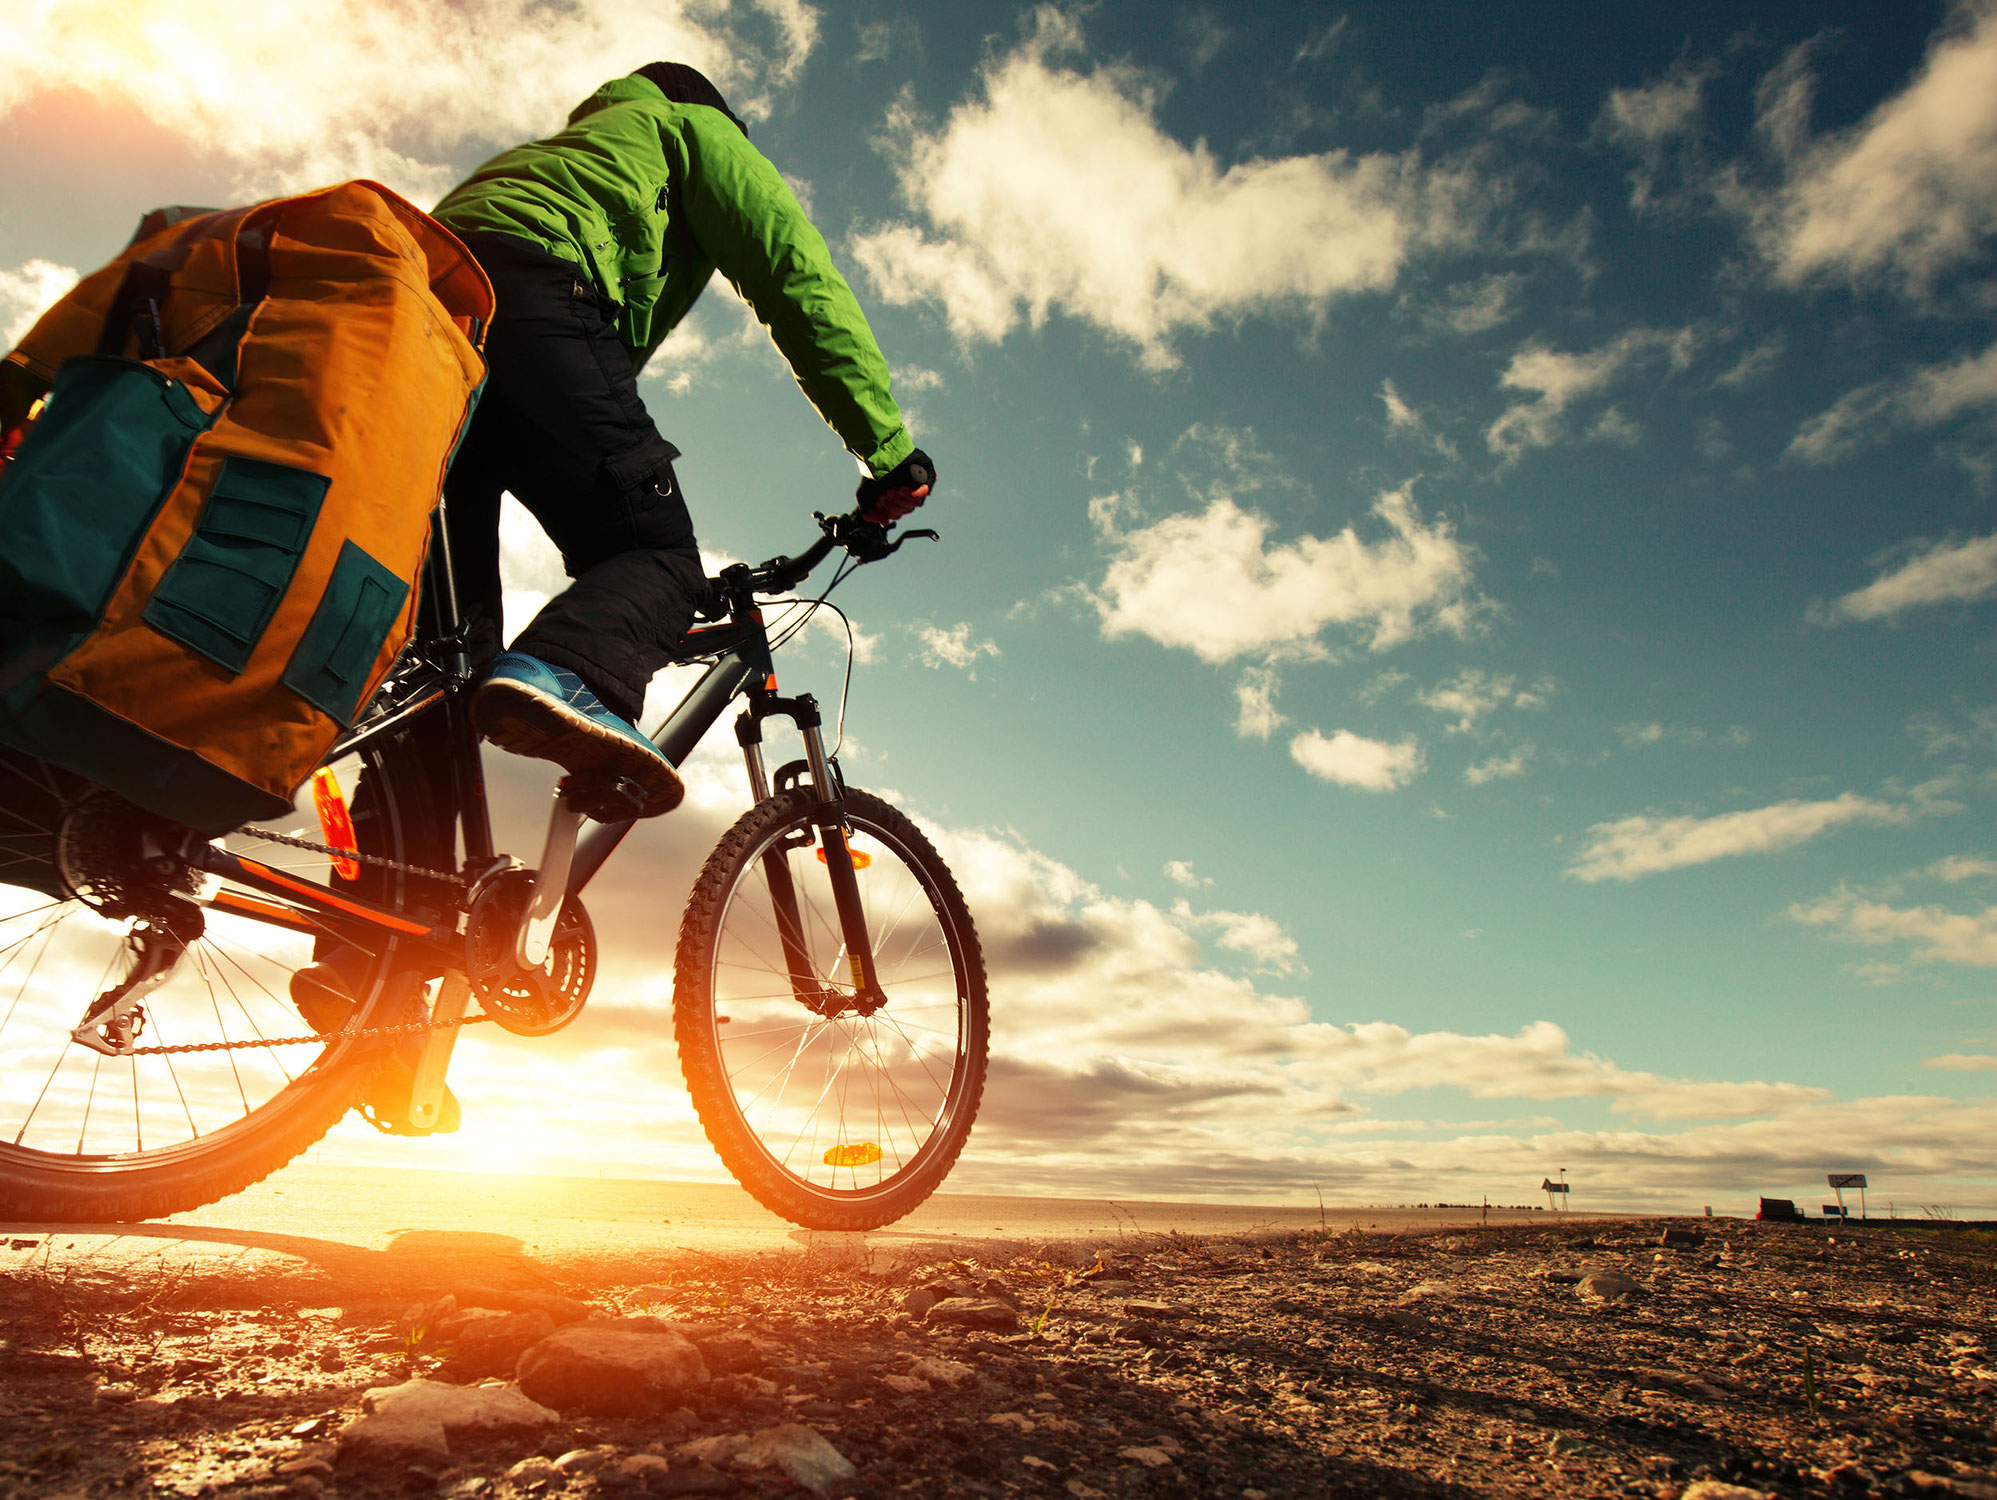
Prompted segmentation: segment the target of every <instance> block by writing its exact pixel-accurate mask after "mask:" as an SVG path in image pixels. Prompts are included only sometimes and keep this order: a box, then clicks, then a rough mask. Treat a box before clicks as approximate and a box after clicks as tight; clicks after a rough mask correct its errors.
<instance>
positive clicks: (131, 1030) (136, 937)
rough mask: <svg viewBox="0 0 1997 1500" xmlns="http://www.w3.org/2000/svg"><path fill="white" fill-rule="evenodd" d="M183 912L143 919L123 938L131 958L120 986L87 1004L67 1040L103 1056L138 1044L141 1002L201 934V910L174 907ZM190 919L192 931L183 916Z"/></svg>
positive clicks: (123, 1053)
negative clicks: (88, 1006)
mask: <svg viewBox="0 0 1997 1500" xmlns="http://www.w3.org/2000/svg"><path fill="white" fill-rule="evenodd" d="M178 904H179V905H182V906H184V907H185V908H186V912H185V914H182V913H178V912H175V913H171V914H169V915H168V916H166V917H164V918H162V917H142V918H140V919H139V920H138V921H137V922H134V923H133V924H132V930H131V931H130V932H128V933H126V934H125V947H126V949H127V951H129V952H130V954H131V960H132V962H131V969H130V971H129V972H128V973H127V975H126V977H125V979H124V980H123V982H121V983H119V984H114V985H112V986H111V988H110V989H108V990H106V991H105V992H104V993H103V994H101V995H99V996H98V997H97V999H96V1000H94V1001H93V1002H92V1003H91V1006H90V1009H88V1010H87V1011H85V1012H84V1013H83V1019H82V1020H81V1021H79V1022H78V1023H77V1025H76V1028H75V1029H74V1030H73V1031H71V1032H70V1034H69V1035H70V1039H71V1040H72V1041H74V1042H78V1043H80V1044H81V1045H83V1046H85V1047H88V1048H89V1049H90V1050H91V1051H93V1052H101V1053H103V1054H104V1055H105V1056H106V1057H127V1056H130V1055H131V1052H132V1050H133V1049H134V1048H135V1047H137V1046H138V1044H139V1037H140V1036H141V1034H143V1033H144V1031H145V1029H146V1010H145V1006H144V1005H142V1004H141V1003H140V1002H141V1001H143V1000H144V999H145V997H146V996H147V995H149V994H151V993H152V992H153V991H154V990H156V989H158V988H159V987H160V986H161V985H162V984H164V983H165V982H166V980H167V977H168V976H169V975H171V974H172V973H173V971H174V967H175V966H176V965H177V964H179V962H180V957H181V955H182V954H183V953H185V952H186V951H187V945H188V943H189V942H191V941H193V939H195V938H197V937H199V936H200V935H201V908H200V907H198V906H195V905H193V904H192V903H191V902H181V903H178ZM189 916H191V917H192V919H193V921H192V931H189V930H188V925H187V922H186V920H185V919H186V917H189Z"/></svg>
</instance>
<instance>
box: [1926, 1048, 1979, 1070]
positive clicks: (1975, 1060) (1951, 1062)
mask: <svg viewBox="0 0 1997 1500" xmlns="http://www.w3.org/2000/svg"><path fill="white" fill-rule="evenodd" d="M1921 1066H1922V1067H1924V1068H1940V1069H1941V1070H1942V1071H1943V1072H1946V1073H1997V1057H1992V1056H1990V1054H1989V1053H1987V1052H1944V1053H1943V1054H1942V1055H1941V1056H1940V1057H1930V1058H1926V1059H1924V1060H1923V1061H1922V1063H1921Z"/></svg>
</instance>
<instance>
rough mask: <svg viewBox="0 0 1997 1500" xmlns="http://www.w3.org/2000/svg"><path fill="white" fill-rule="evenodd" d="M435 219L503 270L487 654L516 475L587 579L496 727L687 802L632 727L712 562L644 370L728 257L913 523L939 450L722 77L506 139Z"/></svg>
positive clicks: (493, 387)
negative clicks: (893, 384)
mask: <svg viewBox="0 0 1997 1500" xmlns="http://www.w3.org/2000/svg"><path fill="white" fill-rule="evenodd" d="M435 215H436V217H437V218H438V219H440V220H442V221H443V222H444V223H445V224H447V225H448V226H450V228H451V229H452V230H453V231H455V232H456V233H457V234H458V236H459V237H460V238H461V239H463V240H464V242H465V244H466V245H467V246H468V247H469V248H470V250H471V252H472V254H473V255H474V256H476V257H477V259H478V261H479V264H480V265H481V266H483V267H484V268H485V271H486V273H487V275H488V276H489V277H490V278H491V279H492V283H493V289H494V291H495V293H496V298H497V307H496V310H495V313H494V316H493V323H492V328H491V331H490V334H489V336H488V338H487V343H486V357H487V360H488V363H489V365H490V375H489V378H488V380H487V384H486V389H485V393H484V395H483V397H482V398H481V401H480V404H479V408H478V411H477V413H476V415H475V416H474V418H473V420H472V422H471V425H470V428H469V430H468V432H467V435H466V439H465V443H464V445H463V448H462V450H461V451H460V452H459V454H458V457H457V459H456V460H455V462H454V463H453V465H452V468H451V473H450V478H449V480H448V481H447V483H446V485H445V495H446V498H447V500H448V502H449V505H450V514H451V520H452V523H453V531H452V554H453V565H454V570H455V572H456V573H457V578H458V587H459V590H460V593H461V596H462V597H463V599H464V600H465V601H466V604H467V613H468V615H469V616H470V617H471V618H472V620H473V623H474V641H475V642H476V643H477V644H478V645H479V646H480V647H481V648H482V650H483V651H488V652H489V651H492V650H494V649H496V648H497V646H498V644H499V597H500V587H499V544H498V520H499V502H500V494H501V492H502V491H511V492H512V493H513V495H514V496H515V497H516V498H517V499H519V500H520V502H521V503H522V504H523V505H525V506H526V507H527V509H528V510H529V511H530V512H532V513H533V515H534V518H535V519H536V520H537V521H539V522H540V524H541V526H542V528H543V529H544V530H545V531H546V532H547V533H548V535H549V536H550V537H551V538H552V539H553V540H554V542H555V543H556V545H557V546H558V547H559V548H560V549H561V552H562V561H563V566H564V568H565V569H566V571H567V572H568V575H569V577H570V578H571V579H573V580H574V582H573V583H572V584H571V585H570V587H569V588H568V589H567V590H566V591H565V592H563V593H562V594H560V595H558V596H557V597H556V598H555V599H553V600H551V601H550V602H549V603H548V605H547V606H546V607H545V608H544V609H543V610H542V611H541V612H540V613H539V614H538V615H536V616H535V617H534V619H533V621H532V622H531V623H530V624H529V625H528V626H527V628H526V629H525V630H524V631H523V632H521V634H520V636H519V638H518V639H517V640H515V641H514V642H513V646H512V649H511V650H508V651H506V652H503V653H501V654H500V655H498V656H497V657H496V658H495V659H494V660H493V662H492V664H491V667H490V669H489V672H488V676H487V679H486V681H485V683H484V684H483V685H482V686H481V688H480V689H479V693H478V696H477V698H476V700H475V702H474V705H473V713H474V718H475V721H476V722H477V724H478V727H479V729H480V731H481V732H482V733H483V734H484V735H485V736H486V737H487V738H489V739H491V740H492V741H493V742H494V743H496V744H498V745H501V746H503V747H504V748H506V749H508V750H512V751H515V752H518V753H520V754H523V755H533V756H541V757H545V758H547V759H551V760H555V761H558V762H560V763H561V764H562V765H564V766H565V767H567V768H568V769H569V770H571V771H591V772H597V771H602V772H607V773H608V774H610V775H614V776H622V777H627V778H629V779H630V780H631V781H632V782H633V783H635V784H636V785H637V787H638V788H640V789H642V793H643V801H644V808H643V810H644V812H646V813H648V814H649V813H659V812H664V811H667V810H668V809H670V808H672V807H673V806H675V805H676V804H677V803H678V802H679V800H680V797H681V795H682V788H681V785H680V780H679V776H678V773H677V772H676V771H675V770H674V768H673V766H672V764H671V762H669V761H668V760H667V759H666V758H665V757H664V756H663V755H661V754H660V753H659V752H658V750H657V749H656V748H655V747H654V746H653V745H652V743H651V742H650V741H649V740H647V739H646V738H645V737H644V735H642V734H641V733H639V732H638V730H637V729H636V728H635V727H633V722H632V721H633V720H635V719H636V718H637V717H638V714H639V712H640V708H641V705H642V704H643V702H644V697H645V686H646V684H647V683H648V682H649V681H650V680H651V677H652V675H653V674H654V673H655V672H657V671H658V670H659V668H661V667H662V666H664V665H665V663H666V662H667V660H668V659H669V653H670V651H671V649H672V647H673V646H674V645H675V644H676V643H677V642H678V640H679V638H680V636H681V634H682V633H683V632H684V631H685V629H686V627H687V626H688V625H689V624H690V623H691V621H692V617H693V610H694V606H695V604H696V602H697V601H698V600H699V598H700V597H701V595H702V594H703V593H704V591H705V587H706V576H705V572H704V570H703V568H702V567H701V562H700V553H699V550H698V548H697V546H696V545H695V542H694V528H693V522H692V519H691V518H690V516H689V514H688V511H687V506H686V501H685V499H684V498H683V497H682V495H681V493H680V488H679V484H678V482H677V480H676V479H675V478H674V476H673V466H672V461H673V460H674V459H675V458H676V457H678V456H679V450H678V449H676V448H675V447H673V445H672V444H671V443H669V442H667V441H666V440H665V439H664V438H663V437H661V436H660V434H659V430H658V428H657V427H656V426H655V425H654V424H653V422H652V419H651V417H650V415H649V414H648V413H647V412H646V410H645V405H644V402H643V401H642V400H641V399H640V397H639V394H638V380H637V372H638V370H639V368H640V367H641V366H643V365H644V363H645V361H646V360H647V359H648V358H649V357H650V356H651V354H652V352H653V351H654V350H655V349H656V348H657V347H658V346H659V343H660V341H661V340H663V339H664V338H665V336H666V335H667V334H668V333H670V332H671V331H672V329H673V327H674V325H676V324H677V323H678V322H679V321H680V320H681V319H682V318H683V317H685V316H686V313H687V311H688V309H690V308H691V307H692V306H693V303H694V300H695V299H696V298H697V297H699V295H700V293H701V291H702V289H703V288H704V287H705V286H706V285H707V282H708V280H709V278H710V277H711V276H712V275H713V273H714V272H715V271H716V270H717V269H718V270H719V271H720V273H721V274H722V275H723V276H725V277H727V278H728V280H729V282H730V283H731V284H732V285H733V286H734V287H735V289H736V290H737V291H738V292H740V293H741V295H742V297H743V298H744V300H746V301H747V302H748V303H749V305H750V307H751V308H753V309H754V311H755V313H756V316H757V317H758V318H759V319H760V320H761V321H762V322H763V324H764V325H765V326H766V327H767V328H768V329H769V331H770V335H771V337H772V338H773V339H774V340H775V342H776V345H777V347H778V349H779V350H781V351H782V353H783V355H784V357H785V359H786V360H788V361H789V363H790V366H791V369H792V371H793V372H794V373H795V374H796V376H797V381H798V384H799V385H800V386H801V387H802V388H803V390H804V393H805V395H806V396H807V397H809V398H810V400H811V401H812V403H813V405H815V406H816V407H817V408H818V411H819V414H820V415H821V416H823V417H824V419H825V420H826V422H827V423H828V424H829V425H830V426H831V428H832V430H833V431H834V432H835V433H836V434H837V435H838V436H839V438H840V439H841V440H842V441H843V442H844V443H845V445H846V447H847V448H848V449H849V450H850V451H851V452H852V453H853V454H854V456H855V457H856V458H858V459H859V461H860V463H861V465H862V467H863V468H864V470H865V477H864V478H862V480H861V481H860V485H859V491H858V496H859V500H860V502H861V508H862V511H863V513H865V514H866V515H867V516H868V518H869V519H873V520H880V521H891V520H899V519H900V518H901V517H902V516H904V515H906V514H907V513H908V512H909V511H911V510H913V509H914V508H915V507H916V506H918V505H920V504H921V503H922V501H923V499H924V498H925V497H926V496H927V495H928V493H929V487H930V485H931V483H932V482H933V479H934V475H935V465H934V464H933V463H931V462H930V460H929V458H928V456H927V455H926V454H925V453H923V452H922V451H921V450H920V449H919V448H917V447H916V446H915V442H914V440H913V439H912V438H911V437H910V436H909V433H908V428H907V426H906V425H905V424H904V422H903V421H902V416H901V412H900V409H899V408H898V407H897V406H896V405H895V401H894V398H893V396H892V395H891V394H890V392H889V377H888V367H887V361H886V359H885V358H884V357H883V356H882V354H881V351H880V346H879V345H878V344H877V343H876V342H875V340H874V336H873V333H872V332H871V330H870V329H869V328H868V326H867V321H866V318H865V316H864V315H863V314H862V313H861V311H860V306H859V303H858V301H857V300H856V299H855V298H854V296H853V293H852V290H851V288H849V287H848V286H847V284H846V281H845V279H844V278H843V277H842V276H841V275H840V274H839V271H838V269H837V268H836V267H835V266H834V265H833V263H832V258H831V254H830V252H829V251H828V250H827V249H826V245H825V241H824V239H823V238H822V237H821V236H820V234H819V233H818V231H817V230H816V229H815V228H813V227H812V224H811V221H810V220H809V219H808V218H807V217H806V216H805V212H804V210H803V208H802V207H801V206H799V204H798V201H797V199H796V197H795V196H794V195H793V194H792V192H791V190H790V189H789V188H788V187H787V186H786V185H785V183H784V180H783V178H782V177H781V176H780V175H779V174H778V172H777V169H776V168H775V167H774V166H772V165H771V164H770V162H769V161H768V159H766V158H765V157H764V156H763V154H762V153H761V152H760V151H758V150H757V149H756V148H755V147H754V146H752V145H751V144H750V143H749V138H748V133H747V130H746V128H745V127H744V126H743V124H742V122H741V121H740V120H739V119H737V118H736V116H735V115H734V113H733V112H732V111H731V110H730V109H729V108H728V105H727V103H726V102H725V101H724V100H723V98H722V96H721V94H720V92H719V91H718V90H717V89H716V88H715V87H714V85H713V84H712V83H710V82H709V81H708V80H707V78H706V77H704V76H703V75H702V74H700V73H699V72H697V71H695V70H694V69H693V68H690V67H688V66H686V65H685V64H683V63H673V62H657V63H651V64H649V65H647V66H646V67H643V68H640V69H639V70H638V71H637V72H636V73H633V74H631V75H629V76H628V77H624V78H618V79H614V80H612V81H611V82H609V83H606V84H604V85H603V87H601V88H599V89H598V90H597V91H596V92H595V93H594V94H592V95H590V97H589V98H587V99H585V100H584V101H583V102H582V103H581V104H580V105H578V106H577V107H576V109H575V111H574V113H573V114H571V115H570V116H569V122H568V126H567V128H566V129H564V130H562V131H561V132H559V133H558V134H556V135H553V136H550V137H548V138H547V139H545V140H539V141H533V142H530V143H528V144H527V145H524V146H519V147H516V148H514V149H513V150H511V151H506V152H503V153H501V154H500V155H498V156H496V157H494V158H493V159H492V160H491V161H489V162H487V163H485V165H484V166H482V167H480V168H479V169H478V170H477V171H475V172H473V173H472V175H471V176H470V177H469V178H468V179H467V180H466V181H465V182H463V183H461V184H460V185H459V186H457V187H456V188H454V189H452V190H451V192H449V193H448V194H446V195H445V197H444V199H443V201H442V202H441V203H439V204H438V205H437V208H436V209H435Z"/></svg>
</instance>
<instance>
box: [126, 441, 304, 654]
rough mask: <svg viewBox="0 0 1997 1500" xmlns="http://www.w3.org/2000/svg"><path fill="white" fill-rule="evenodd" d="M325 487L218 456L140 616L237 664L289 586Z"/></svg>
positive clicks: (260, 463)
mask: <svg viewBox="0 0 1997 1500" xmlns="http://www.w3.org/2000/svg"><path fill="white" fill-rule="evenodd" d="M331 485H332V481H331V480H330V479H328V478H327V477H326V476H325V475H323V474H315V473H313V472H312V471H311V470H310V469H294V468H291V467H290V466H288V465H285V464H274V463H267V462H265V461H264V460H263V459H258V458H243V457H241V456H238V455H234V454H232V455H230V456H229V457H228V458H226V459H224V460H223V462H222V472H221V474H219V475H218V476H217V477H216V480H215V484H214V487H213V488H212V489H211V490H210V491H209V492H208V503H207V504H206V505H204V506H203V507H202V508H201V518H200V520H199V521H197V522H196V523H195V527H194V535H193V536H191V537H189V538H188V540H187V545H186V546H185V547H184V548H182V549H181V553H180V556H179V557H178V558H176V559H175V560H174V564H173V566H172V567H171V568H169V569H167V573H166V576H165V577H164V578H162V579H161V580H160V583H159V587H158V588H156V589H155V590H154V591H153V597H152V602H151V603H149V604H148V605H147V606H146V612H145V621H146V623H147V624H148V625H150V626H152V627H153V629H155V630H157V631H158V632H159V633H160V634H161V635H164V636H166V637H168V638H169V639H170V640H176V641H179V642H180V643H181V644H182V645H183V646H187V647H189V648H191V649H193V650H195V651H199V652H200V653H201V654H202V655H203V656H205V657H207V658H208V659H209V660H211V661H213V662H215V663H216V664H218V665H219V666H223V667H226V668H227V669H228V670H229V671H231V672H240V671H242V670H243V668H244V667H246V666H248V665H249V660H250V653H251V652H252V651H254V650H255V649H256V644H257V642H258V640H260V639H261V638H262V636H263V633H264V627H265V626H267V625H269V624H270V619H271V616H272V615H274V614H276V613H277V607H278V605H279V604H280V603H282V602H283V599H284V593H285V590H286V589H288V588H290V587H291V575H292V574H293V573H295V572H296V571H297V570H298V560H299V558H300V557H301V556H303V555H304V552H305V544H306V543H307V542H309V541H310V540H311V539H312V524H313V522H314V521H316V520H317V519H318V517H319V507H320V505H321V504H322V503H323V502H324V501H325V498H326V491H327V489H328V488H330V487H331Z"/></svg>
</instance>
